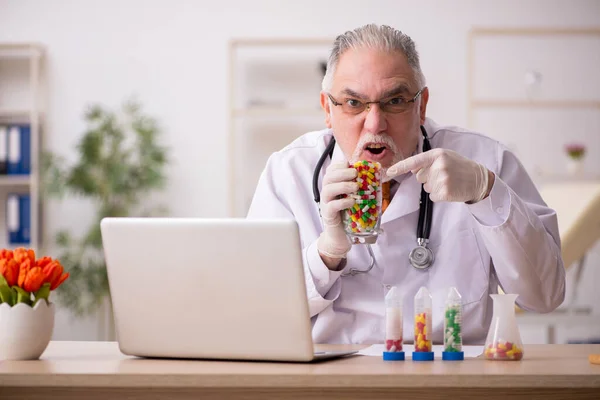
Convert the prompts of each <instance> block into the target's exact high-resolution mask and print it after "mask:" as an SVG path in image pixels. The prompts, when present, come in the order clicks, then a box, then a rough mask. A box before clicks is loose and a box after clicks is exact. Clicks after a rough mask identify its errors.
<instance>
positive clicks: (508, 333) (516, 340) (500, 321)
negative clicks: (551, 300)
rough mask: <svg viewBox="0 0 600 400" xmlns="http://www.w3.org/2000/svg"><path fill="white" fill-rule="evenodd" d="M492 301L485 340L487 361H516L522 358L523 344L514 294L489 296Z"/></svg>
mask: <svg viewBox="0 0 600 400" xmlns="http://www.w3.org/2000/svg"><path fill="white" fill-rule="evenodd" d="M490 297H491V298H492V299H493V300H494V314H493V316H492V324H491V325H490V330H489V331H488V334H487V338H486V340H485V350H484V352H483V353H484V357H485V358H486V359H488V360H509V361H518V360H520V359H522V358H523V342H522V341H521V335H520V333H519V327H518V325H517V317H516V315H515V300H516V299H517V297H518V295H516V294H490Z"/></svg>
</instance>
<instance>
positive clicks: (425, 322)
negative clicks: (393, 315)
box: [412, 286, 433, 361]
mask: <svg viewBox="0 0 600 400" xmlns="http://www.w3.org/2000/svg"><path fill="white" fill-rule="evenodd" d="M414 303H415V351H413V356H412V358H413V360H414V361H433V351H432V347H431V309H432V307H431V294H430V293H429V290H427V288H426V287H425V286H422V287H421V288H420V289H419V291H418V292H417V294H416V295H415V299H414Z"/></svg>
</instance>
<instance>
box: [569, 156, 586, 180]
mask: <svg viewBox="0 0 600 400" xmlns="http://www.w3.org/2000/svg"><path fill="white" fill-rule="evenodd" d="M567 171H568V172H569V175H570V176H572V177H581V176H583V160H581V159H580V160H575V159H572V158H571V159H569V163H568V164H567Z"/></svg>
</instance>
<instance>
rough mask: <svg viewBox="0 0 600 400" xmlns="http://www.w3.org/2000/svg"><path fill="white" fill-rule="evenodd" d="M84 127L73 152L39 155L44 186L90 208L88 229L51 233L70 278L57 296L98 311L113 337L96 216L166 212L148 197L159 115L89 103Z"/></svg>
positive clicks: (79, 310)
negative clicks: (69, 158) (72, 157)
mask: <svg viewBox="0 0 600 400" xmlns="http://www.w3.org/2000/svg"><path fill="white" fill-rule="evenodd" d="M85 120H86V122H87V128H86V131H85V132H84V134H83V136H82V138H81V139H80V141H79V143H78V144H77V148H76V153H77V158H76V160H75V161H74V162H73V163H68V162H67V161H66V160H65V158H64V157H62V156H60V155H58V154H54V153H50V152H46V153H44V155H43V157H42V168H41V170H42V171H43V172H44V175H43V177H42V183H43V188H44V193H45V195H46V196H48V197H54V198H57V199H61V198H63V196H66V195H70V196H72V197H75V198H77V199H80V200H84V201H87V202H91V203H92V204H93V206H94V208H95V214H94V215H93V218H92V222H91V224H90V225H89V228H87V232H86V233H85V234H84V235H83V236H81V237H77V236H76V235H74V234H72V233H71V232H69V231H68V230H66V229H65V230H60V231H58V232H57V233H56V236H55V243H56V245H57V246H58V253H57V254H59V257H60V259H61V261H62V264H63V265H64V267H65V270H66V271H68V272H69V273H70V279H69V282H68V283H67V284H66V285H65V286H64V288H63V289H62V290H61V292H60V293H59V296H58V299H57V300H58V303H59V305H61V306H64V307H65V308H66V309H68V310H70V311H71V312H72V314H73V315H75V316H79V317H83V316H89V315H91V314H94V313H96V312H98V311H101V312H104V313H105V315H103V316H102V317H103V320H108V324H109V327H108V328H107V329H106V330H107V331H108V333H107V336H108V337H105V338H104V339H105V340H113V339H114V327H113V326H112V323H113V320H112V309H111V303H110V291H109V286H108V278H107V274H106V266H105V262H104V253H103V250H102V237H101V235H100V221H101V220H102V218H104V217H143V216H160V215H165V214H166V208H165V207H162V206H161V205H160V204H152V203H151V202H150V200H151V198H152V194H154V192H156V191H157V190H158V189H161V188H163V187H164V185H165V183H166V175H165V172H164V168H165V166H166V164H167V150H166V148H165V147H163V146H160V145H159V144H158V137H159V134H160V130H159V127H158V124H157V122H156V121H155V120H154V119H153V118H151V117H149V116H147V115H145V114H144V113H143V112H142V109H141V106H140V105H139V103H138V102H137V101H135V100H130V101H127V102H125V103H124V104H123V106H122V107H121V108H120V109H117V110H111V109H109V108H107V107H104V106H101V105H97V104H94V105H91V106H90V107H89V108H88V109H87V111H86V112H85Z"/></svg>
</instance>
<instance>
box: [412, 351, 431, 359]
mask: <svg viewBox="0 0 600 400" xmlns="http://www.w3.org/2000/svg"><path fill="white" fill-rule="evenodd" d="M412 359H413V361H433V351H413V353H412Z"/></svg>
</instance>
